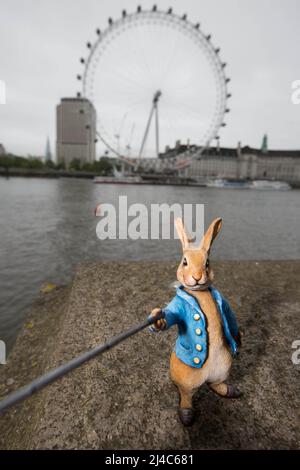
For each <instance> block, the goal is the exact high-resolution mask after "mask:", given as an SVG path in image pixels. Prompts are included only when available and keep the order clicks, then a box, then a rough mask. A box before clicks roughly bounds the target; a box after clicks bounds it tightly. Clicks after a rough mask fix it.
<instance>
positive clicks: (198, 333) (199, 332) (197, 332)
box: [196, 328, 202, 336]
mask: <svg viewBox="0 0 300 470" xmlns="http://www.w3.org/2000/svg"><path fill="white" fill-rule="evenodd" d="M201 333H202V331H201V328H196V335H198V336H200V335H201Z"/></svg>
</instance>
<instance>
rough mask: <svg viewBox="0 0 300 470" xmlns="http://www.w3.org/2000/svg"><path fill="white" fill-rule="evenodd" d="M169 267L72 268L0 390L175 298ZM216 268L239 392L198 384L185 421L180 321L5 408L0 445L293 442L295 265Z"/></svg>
mask: <svg viewBox="0 0 300 470" xmlns="http://www.w3.org/2000/svg"><path fill="white" fill-rule="evenodd" d="M175 273H176V263H173V262H170V263H168V262H163V263H162V262H139V263H126V262H123V263H85V264H82V265H80V266H79V267H78V270H77V274H76V277H75V279H74V282H73V285H72V289H71V293H70V288H63V289H59V290H57V291H54V292H53V293H51V294H46V295H44V296H43V297H41V299H39V300H38V302H37V303H36V304H35V305H34V307H33V309H32V311H31V313H30V315H29V317H28V320H27V322H26V324H25V325H27V327H26V326H25V327H24V331H23V332H22V334H21V335H20V336H19V339H18V341H17V344H16V347H15V348H14V350H13V352H12V354H11V355H10V357H9V360H8V364H7V365H6V366H2V367H1V369H0V373H1V376H0V394H1V395H2V396H3V395H5V394H6V393H7V392H8V391H11V390H13V389H15V388H17V387H18V386H19V385H21V384H24V383H26V382H28V380H31V379H32V378H34V377H36V376H37V375H39V374H40V373H42V372H43V371H45V370H48V369H49V368H51V367H53V366H55V365H59V364H61V363H63V362H65V361H67V360H69V359H71V358H72V357H74V356H76V355H77V354H80V353H81V352H84V351H85V350H87V349H89V348H92V347H93V346H95V345H96V344H98V343H102V342H104V341H105V340H107V339H109V338H110V337H112V336H113V335H115V334H118V333H120V332H121V331H123V330H125V329H126V328H128V327H130V326H131V325H134V324H136V323H137V322H140V321H142V320H143V319H144V318H145V316H146V315H147V313H148V312H150V311H151V309H152V308H153V307H155V306H163V305H164V304H165V303H166V302H168V301H169V300H170V299H171V297H172V295H173V294H174V291H172V290H171V289H170V288H169V285H170V283H171V282H172V281H174V278H175ZM215 274H216V276H215V278H216V283H215V285H216V287H217V288H219V289H220V290H221V292H222V293H223V294H224V295H225V296H226V297H227V298H228V299H229V300H230V302H231V304H232V306H233V307H234V308H235V310H236V311H237V315H238V321H239V324H240V326H241V327H242V329H243V330H244V331H245V337H244V345H243V349H242V350H241V354H240V356H239V357H238V358H237V359H236V360H235V362H234V367H233V370H232V374H231V382H232V383H234V384H237V385H238V386H239V387H240V388H241V389H242V390H243V392H244V395H243V397H242V398H241V399H240V400H232V401H230V400H224V399H222V398H219V397H217V396H216V395H214V394H213V393H212V392H210V391H209V390H208V389H207V388H206V387H203V388H202V389H201V390H200V391H199V393H198V394H197V396H196V397H195V407H196V410H197V419H196V422H195V424H194V425H193V426H192V428H190V429H189V430H187V429H184V428H183V427H182V426H181V424H180V423H179V421H178V418H177V410H176V405H177V393H176V389H175V387H174V386H173V385H172V383H171V382H170V379H169V371H168V362H169V355H170V352H171V350H172V345H173V342H174V339H175V337H176V328H173V329H171V330H170V331H168V332H164V333H160V334H157V335H155V334H150V333H148V331H144V332H141V333H139V334H138V335H136V336H135V337H133V338H130V339H128V340H127V341H126V342H124V343H122V344H121V345H119V346H117V347H116V348H115V349H113V350H112V351H109V352H107V353H105V354H104V355H102V356H101V358H99V359H96V360H94V361H92V362H90V363H89V364H87V365H85V366H83V367H81V368H80V369H79V370H77V371H74V372H73V373H71V374H70V375H69V376H68V377H65V378H64V379H62V380H60V381H58V382H57V383H55V384H52V385H51V386H50V387H48V388H47V389H46V390H44V391H43V392H41V393H39V394H38V395H36V396H35V397H33V398H30V399H29V400H28V401H27V402H26V403H24V404H22V405H18V406H17V407H15V408H14V409H13V410H12V411H10V412H9V413H6V414H5V415H4V416H3V417H2V418H0V448H50V449H55V448H59V449H60V448H64V449H79V448H85V449H86V448H95V449H97V448H98V449H134V448H140V449H141V448H145V449H147V448H148V449H151V448H156V449H255V448H262V449H272V448H273V449H295V448H300V444H299V442H300V431H299V423H300V416H299V392H300V382H299V379H300V366H299V365H298V366H296V365H293V363H292V361H291V355H292V352H293V350H292V342H293V341H294V340H296V339H300V289H299V281H300V261H288V262H287V261H286V262H285V261H280V262H276V261H269V262H265V261H264V262H258V263H256V262H254V261H251V262H246V261H241V262H238V261H232V262H228V261H226V262H218V263H215ZM30 322H31V323H32V324H33V326H32V327H31V328H28V324H29V326H30ZM12 379H13V383H11V380H12ZM8 384H10V385H8Z"/></svg>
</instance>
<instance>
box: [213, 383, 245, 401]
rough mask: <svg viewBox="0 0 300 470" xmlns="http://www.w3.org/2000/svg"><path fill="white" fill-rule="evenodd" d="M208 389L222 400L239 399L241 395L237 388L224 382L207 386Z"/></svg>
mask: <svg viewBox="0 0 300 470" xmlns="http://www.w3.org/2000/svg"><path fill="white" fill-rule="evenodd" d="M209 387H210V388H211V390H212V391H213V392H215V393H216V394H217V395H219V396H220V397H223V398H239V397H240V396H241V395H242V392H241V391H240V390H239V389H238V388H237V387H234V386H233V385H230V384H226V383H224V382H222V383H219V384H209Z"/></svg>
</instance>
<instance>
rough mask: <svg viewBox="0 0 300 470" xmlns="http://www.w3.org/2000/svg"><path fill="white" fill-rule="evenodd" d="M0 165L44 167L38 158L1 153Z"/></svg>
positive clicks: (8, 166)
mask: <svg viewBox="0 0 300 470" xmlns="http://www.w3.org/2000/svg"><path fill="white" fill-rule="evenodd" d="M0 167H4V168H30V169H32V168H34V169H41V168H44V164H43V162H42V161H41V160H40V159H39V158H34V157H29V158H24V157H16V156H15V155H10V154H9V155H1V156H0Z"/></svg>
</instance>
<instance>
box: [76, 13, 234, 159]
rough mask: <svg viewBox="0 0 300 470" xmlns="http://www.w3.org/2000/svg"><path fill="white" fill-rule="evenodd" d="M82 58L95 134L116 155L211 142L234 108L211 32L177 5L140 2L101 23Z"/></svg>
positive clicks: (154, 153) (82, 75)
mask: <svg viewBox="0 0 300 470" xmlns="http://www.w3.org/2000/svg"><path fill="white" fill-rule="evenodd" d="M96 33H97V36H96V38H95V40H94V41H93V42H88V43H87V49H88V55H87V57H86V58H83V57H82V58H81V59H80V62H81V64H82V71H81V73H79V74H78V75H77V79H78V80H79V81H81V83H82V90H81V92H80V93H78V96H82V97H84V98H87V99H88V100H89V101H91V102H92V103H93V105H94V107H95V109H96V111H97V135H98V137H99V139H100V141H101V143H102V144H103V145H104V146H105V147H106V148H107V149H109V150H110V152H113V153H114V154H116V155H117V156H118V157H128V158H130V157H131V158H142V157H157V156H158V155H159V153H160V152H162V151H164V150H165V149H166V148H168V147H169V148H170V147H171V148H172V147H174V145H175V142H177V145H179V143H182V144H191V145H194V146H195V147H196V148H197V149H200V150H201V149H204V148H207V147H208V146H209V145H210V143H211V141H212V140H214V139H217V140H218V139H219V130H220V128H221V127H224V126H226V123H225V114H226V113H228V112H229V108H228V107H227V100H228V99H229V98H230V96H231V94H230V93H229V91H228V82H229V81H230V79H229V78H228V77H226V74H225V67H226V63H224V62H222V60H221V59H220V54H219V53H220V49H219V48H216V47H215V46H214V45H213V44H212V41H211V35H210V34H205V33H204V32H203V31H202V30H201V29H200V24H199V23H196V24H194V23H192V22H191V21H189V20H188V18H187V15H186V14H184V15H182V16H179V15H177V14H175V13H173V10H172V8H170V9H169V10H167V11H161V10H159V9H158V8H157V7H156V5H154V6H153V8H152V9H151V10H143V9H142V8H141V7H140V6H138V7H137V10H136V11H135V12H132V13H127V12H126V11H125V10H123V12H122V15H121V17H120V18H119V19H117V20H115V21H114V20H113V19H111V18H109V19H108V26H107V27H106V28H105V29H103V30H100V29H97V31H96Z"/></svg>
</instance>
